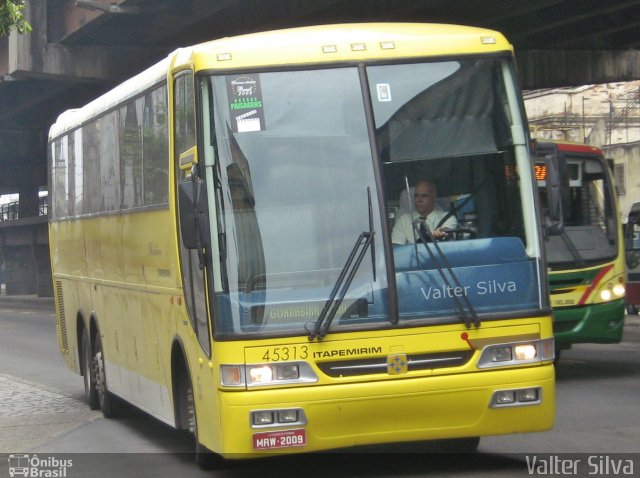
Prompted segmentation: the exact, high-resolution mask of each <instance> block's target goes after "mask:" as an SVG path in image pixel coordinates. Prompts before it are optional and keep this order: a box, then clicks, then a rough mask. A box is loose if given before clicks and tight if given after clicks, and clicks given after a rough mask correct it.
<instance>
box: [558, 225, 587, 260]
mask: <svg viewBox="0 0 640 478" xmlns="http://www.w3.org/2000/svg"><path fill="white" fill-rule="evenodd" d="M560 237H561V238H562V241H563V242H564V245H565V246H567V249H569V252H570V253H571V255H572V256H573V260H574V262H575V263H576V265H577V266H579V267H584V258H583V257H582V254H580V251H578V249H577V248H576V246H575V244H574V243H573V240H572V239H571V237H569V234H567V230H566V228H565V229H564V230H563V231H562V234H561V235H560Z"/></svg>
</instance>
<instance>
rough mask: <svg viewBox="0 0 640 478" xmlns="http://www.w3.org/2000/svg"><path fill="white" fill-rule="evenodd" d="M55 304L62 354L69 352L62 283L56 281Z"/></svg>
mask: <svg viewBox="0 0 640 478" xmlns="http://www.w3.org/2000/svg"><path fill="white" fill-rule="evenodd" d="M56 304H57V305H58V323H59V324H60V343H61V344H62V350H63V351H64V352H66V351H68V350H69V339H68V337H67V316H66V315H65V313H64V300H63V299H62V282H60V281H56Z"/></svg>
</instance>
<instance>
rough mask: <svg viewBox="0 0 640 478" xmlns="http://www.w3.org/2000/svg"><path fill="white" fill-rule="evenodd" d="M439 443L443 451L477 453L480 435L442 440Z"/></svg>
mask: <svg viewBox="0 0 640 478" xmlns="http://www.w3.org/2000/svg"><path fill="white" fill-rule="evenodd" d="M438 445H439V446H438V448H439V449H440V451H441V452H443V453H475V452H476V451H477V450H478V446H479V445H480V437H468V438H453V439H449V440H440V441H439V443H438Z"/></svg>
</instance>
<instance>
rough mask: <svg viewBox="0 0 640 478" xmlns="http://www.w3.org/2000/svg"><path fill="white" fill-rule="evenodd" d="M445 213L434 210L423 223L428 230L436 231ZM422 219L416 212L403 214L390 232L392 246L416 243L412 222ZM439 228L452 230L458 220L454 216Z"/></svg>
mask: <svg viewBox="0 0 640 478" xmlns="http://www.w3.org/2000/svg"><path fill="white" fill-rule="evenodd" d="M446 214H447V213H446V212H445V211H443V210H442V209H440V208H437V207H436V208H435V209H434V210H433V211H431V213H430V214H429V215H428V216H427V218H426V219H425V223H426V225H427V227H428V228H429V230H431V231H433V230H435V229H436V226H437V225H438V223H439V222H440V221H441V220H442V218H443V217H444V216H445V215H446ZM420 217H422V216H421V215H420V213H419V212H418V211H413V212H412V213H411V214H403V215H402V216H400V217H399V218H398V219H397V220H396V223H395V225H394V226H393V230H392V231H391V242H393V243H394V244H413V243H414V242H416V238H417V237H418V234H417V233H416V232H415V229H414V227H413V221H414V220H416V219H418V218H420ZM440 227H441V228H445V227H446V228H449V229H454V228H456V227H458V220H457V219H456V217H455V215H452V216H451V217H449V218H448V219H447V220H446V221H445V222H444V224H442V225H441V226H440Z"/></svg>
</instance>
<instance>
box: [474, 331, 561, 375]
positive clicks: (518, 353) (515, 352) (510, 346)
mask: <svg viewBox="0 0 640 478" xmlns="http://www.w3.org/2000/svg"><path fill="white" fill-rule="evenodd" d="M554 357H555V343H554V340H553V338H550V339H544V340H531V341H527V342H514V343H507V344H495V345H487V346H486V347H485V348H484V349H483V350H482V355H480V360H478V368H490V367H503V366H508V365H521V364H534V363H540V362H545V361H551V360H553V359H554Z"/></svg>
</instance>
